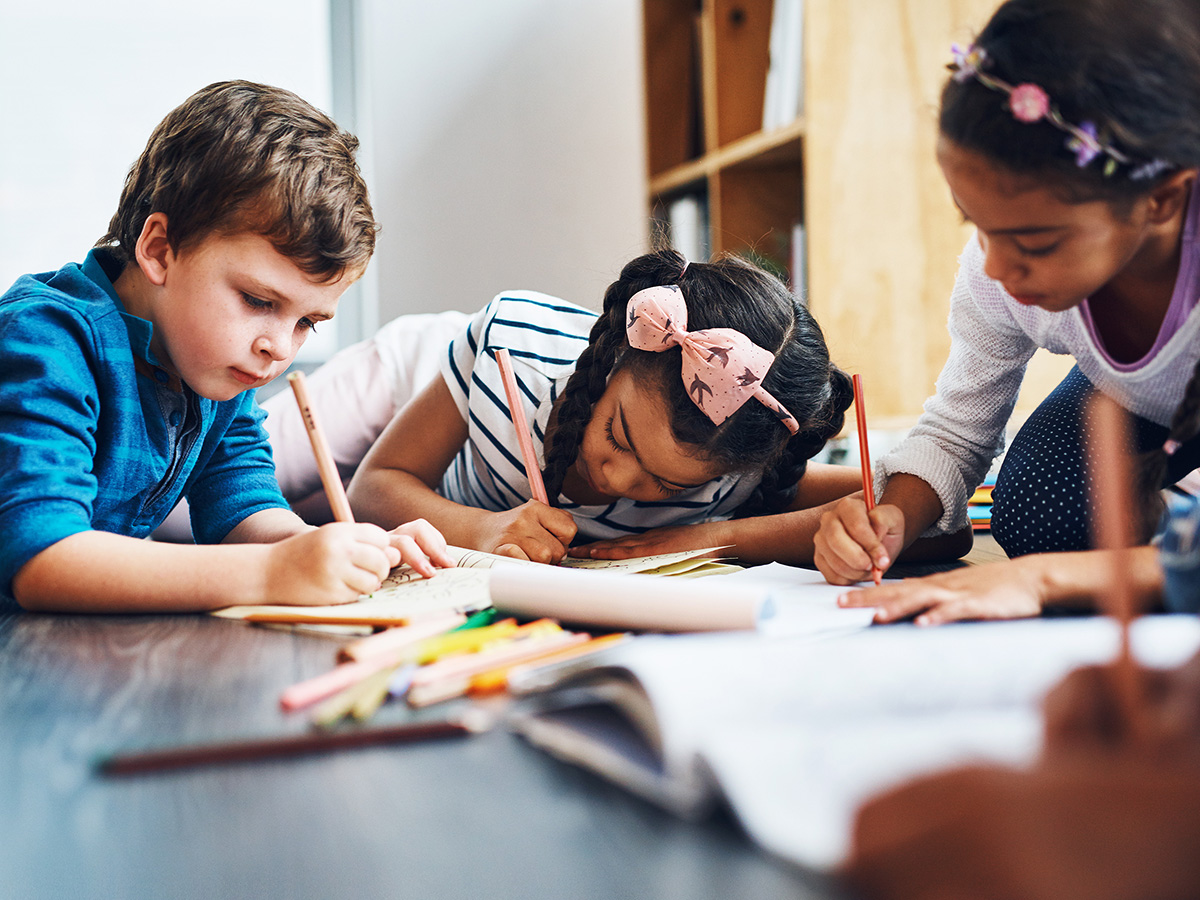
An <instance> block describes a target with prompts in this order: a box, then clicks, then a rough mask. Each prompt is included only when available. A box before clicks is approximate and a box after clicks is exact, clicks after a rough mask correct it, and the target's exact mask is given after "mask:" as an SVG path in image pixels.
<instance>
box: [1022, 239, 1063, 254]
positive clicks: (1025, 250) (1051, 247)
mask: <svg viewBox="0 0 1200 900" xmlns="http://www.w3.org/2000/svg"><path fill="white" fill-rule="evenodd" d="M1058 245H1059V242H1058V241H1055V242H1054V243H1053V244H1047V245H1046V246H1045V247H1026V246H1024V245H1022V244H1020V243H1019V242H1016V241H1014V242H1013V246H1015V247H1016V248H1017V251H1018V252H1019V253H1021V254H1022V255H1024V256H1049V255H1050V254H1051V253H1053V252H1054V251H1055V250H1057V249H1058Z"/></svg>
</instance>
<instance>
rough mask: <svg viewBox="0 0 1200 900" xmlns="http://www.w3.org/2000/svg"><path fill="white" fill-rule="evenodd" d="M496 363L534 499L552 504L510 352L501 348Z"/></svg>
mask: <svg viewBox="0 0 1200 900" xmlns="http://www.w3.org/2000/svg"><path fill="white" fill-rule="evenodd" d="M496 362H497V364H498V365H499V366H500V377H501V378H502V379H503V381H504V393H505V394H506V395H507V396H508V411H509V413H510V414H511V415H512V422H513V426H514V427H515V428H516V429H517V442H518V443H519V444H520V445H521V459H522V460H523V461H524V462H525V475H526V477H527V478H528V479H529V490H530V491H532V492H533V499H534V500H537V501H538V502H539V503H545V504H546V505H547V506H549V504H550V500H549V498H548V497H547V496H546V485H545V484H544V483H543V481H542V470H541V468H540V467H539V466H538V461H537V454H536V453H535V452H534V450H533V433H532V432H531V431H530V430H529V424H528V423H527V422H526V421H525V408H524V407H523V406H522V405H521V396H520V394H519V393H518V391H517V377H516V375H514V374H513V368H512V359H511V358H510V357H509V355H508V350H507V349H505V348H501V349H499V350H497V351H496Z"/></svg>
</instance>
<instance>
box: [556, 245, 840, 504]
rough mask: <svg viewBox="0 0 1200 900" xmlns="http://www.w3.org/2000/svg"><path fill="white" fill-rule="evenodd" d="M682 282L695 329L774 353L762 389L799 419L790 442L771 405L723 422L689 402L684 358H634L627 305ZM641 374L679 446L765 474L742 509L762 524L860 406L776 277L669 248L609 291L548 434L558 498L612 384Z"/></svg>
mask: <svg viewBox="0 0 1200 900" xmlns="http://www.w3.org/2000/svg"><path fill="white" fill-rule="evenodd" d="M671 284H677V285H679V287H680V290H681V293H682V294H683V297H684V301H685V302H686V303H687V308H688V328H689V329H690V330H694V331H699V330H702V329H705V328H735V329H737V330H738V331H740V332H741V333H742V334H744V335H746V336H747V337H748V338H750V340H752V341H753V342H754V343H756V344H758V345H759V346H760V347H764V348H766V349H768V350H770V351H772V352H773V353H774V354H775V362H774V364H773V365H772V366H771V368H770V371H768V372H767V375H766V376H765V377H764V378H763V382H762V385H763V387H764V388H765V389H766V390H767V391H769V392H770V393H771V394H772V395H773V396H774V397H775V398H776V399H777V400H779V402H780V403H782V404H783V405H784V406H785V407H786V408H787V409H788V410H789V411H790V412H791V413H792V415H793V416H795V417H796V421H797V422H799V423H800V430H799V432H798V433H797V434H795V435H791V434H790V433H789V432H788V430H787V428H785V427H784V425H783V424H782V423H781V422H780V421H779V419H778V417H777V416H776V415H775V414H774V413H773V412H772V411H771V410H769V409H768V408H767V407H765V406H763V404H761V403H758V402H755V401H750V402H747V403H746V404H744V405H743V406H742V407H741V409H739V410H738V411H737V412H736V413H734V414H733V415H731V416H730V417H729V418H728V419H726V420H725V421H724V422H723V423H722V424H720V425H714V424H713V422H712V421H711V420H710V419H709V418H708V417H707V416H706V415H705V414H704V413H703V412H702V411H701V410H700V409H699V408H698V407H697V406H696V404H695V403H694V402H693V401H692V399H691V398H690V397H689V396H688V393H687V390H686V388H685V386H684V383H683V379H682V377H681V375H680V373H681V366H682V361H681V359H680V354H681V351H680V349H679V348H678V347H673V348H671V349H669V350H666V351H663V352H661V353H650V352H647V351H643V350H635V349H634V348H632V347H630V346H629V343H628V340H627V339H626V336H625V322H626V307H627V305H628V303H629V299H630V298H631V297H632V296H633V295H634V294H636V293H637V292H638V291H640V290H643V289H645V288H649V287H655V286H659V285H671ZM626 369H628V370H630V371H633V372H636V373H637V376H638V378H639V380H640V381H641V383H642V384H645V385H647V386H649V387H650V388H652V389H658V391H659V392H660V394H661V396H662V397H663V400H664V405H665V406H666V409H667V413H668V417H669V420H670V424H671V433H672V435H673V437H674V438H675V440H676V441H677V442H679V443H682V444H687V445H690V446H691V447H693V448H694V451H693V453H694V455H695V456H697V457H699V458H704V459H707V460H711V461H713V462H715V463H716V464H717V465H719V466H720V467H721V468H723V469H724V470H725V471H729V472H735V471H740V472H761V473H762V480H761V482H760V484H759V485H758V487H757V488H756V489H755V491H754V492H753V494H752V495H751V496H750V497H749V498H748V499H747V500H746V502H745V503H744V504H743V505H742V506H741V507H740V508H739V509H738V511H737V515H739V516H751V515H763V514H769V513H775V512H782V511H783V510H785V509H786V508H787V506H788V504H790V503H791V501H792V499H793V498H794V497H795V494H796V484H797V482H798V481H799V480H800V478H801V476H803V474H804V470H805V467H806V465H807V463H808V460H809V459H811V458H812V457H813V456H814V455H815V454H816V453H817V452H818V451H820V449H821V448H822V447H823V446H825V443H826V442H827V441H828V440H829V439H830V438H831V437H833V436H834V435H836V434H837V433H838V432H839V431H841V429H842V423H843V420H844V416H845V411H846V409H847V408H848V407H849V405H850V402H851V400H852V399H853V390H852V388H851V383H850V378H849V376H848V375H846V373H844V372H842V371H841V370H840V369H839V368H837V367H836V366H835V365H833V363H831V362H830V359H829V350H828V348H827V347H826V346H825V336H824V334H823V333H822V332H821V328H820V326H819V325H817V322H816V320H815V319H813V317H812V315H811V313H809V311H808V309H807V308H806V307H805V306H804V304H802V303H801V302H800V301H799V299H798V298H797V297H796V296H795V295H794V294H792V293H791V291H789V290H788V289H787V287H786V286H785V285H784V284H783V283H782V282H780V281H779V280H778V279H777V278H775V277H774V276H772V275H769V274H767V273H766V272H764V271H763V270H762V269H759V268H758V267H756V266H754V265H751V264H750V263H748V262H746V261H745V260H742V259H740V258H738V257H736V256H732V255H726V256H722V257H720V258H718V259H716V260H714V261H712V262H709V263H691V264H690V265H689V264H687V262H686V260H685V259H684V258H683V256H681V255H680V254H679V253H677V252H676V251H674V250H670V249H663V250H658V251H656V252H653V253H648V254H646V255H644V256H639V257H638V258H637V259H635V260H633V261H632V262H630V263H629V264H628V265H626V266H625V268H624V269H622V270H621V275H620V277H619V278H618V279H617V280H616V281H615V282H613V283H612V284H611V285H609V287H608V290H606V291H605V293H604V307H603V310H602V312H601V313H600V317H599V318H598V319H597V320H596V324H595V325H594V326H593V327H592V331H591V334H590V335H589V340H588V346H587V348H586V349H585V350H584V351H583V353H581V354H580V356H579V360H578V362H577V364H576V366H575V371H574V373H573V374H572V375H571V377H570V379H569V380H568V381H567V384H566V387H565V388H564V389H563V393H562V396H561V397H560V398H559V400H558V401H557V408H556V410H555V412H554V414H553V415H552V418H551V426H550V429H549V430H548V432H547V435H546V467H545V470H544V471H543V473H542V476H543V479H544V481H545V483H546V493H547V494H548V495H549V496H550V497H551V498H556V497H558V495H559V492H560V491H561V489H562V484H563V480H564V479H565V478H566V476H567V472H568V470H569V469H570V468H571V466H572V465H573V464H574V462H575V459H576V457H577V456H578V455H579V448H580V445H581V444H582V442H583V435H584V431H585V430H586V429H587V426H588V423H589V422H590V421H591V418H592V410H593V409H594V407H595V405H596V403H597V402H598V401H599V400H600V397H601V396H602V395H603V393H604V390H605V388H606V386H607V385H608V380H609V378H610V377H611V376H612V375H613V374H614V373H616V372H618V371H623V370H626Z"/></svg>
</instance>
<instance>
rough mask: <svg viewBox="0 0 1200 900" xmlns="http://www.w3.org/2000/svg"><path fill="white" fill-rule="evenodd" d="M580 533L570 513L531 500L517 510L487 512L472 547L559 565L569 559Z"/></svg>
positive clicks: (516, 557)
mask: <svg viewBox="0 0 1200 900" xmlns="http://www.w3.org/2000/svg"><path fill="white" fill-rule="evenodd" d="M576 530H577V528H576V525H575V520H574V519H572V518H571V514H570V513H568V512H566V511H565V510H561V509H557V508H556V507H553V506H547V505H546V504H545V503H539V502H538V501H537V500H529V501H527V502H525V503H522V504H521V505H520V506H518V507H517V508H516V509H509V510H506V511H504V512H490V513H485V514H484V515H483V516H482V517H481V518H480V519H479V524H478V526H477V528H476V530H475V535H474V538H473V541H472V546H473V547H475V548H476V549H478V550H484V551H486V552H488V553H496V554H499V555H500V556H511V557H514V558H515V559H527V560H529V561H531V562H540V563H556V562H558V561H559V560H560V559H562V558H563V557H564V556H566V553H567V547H568V546H570V543H571V540H572V539H573V538H574V537H575V532H576Z"/></svg>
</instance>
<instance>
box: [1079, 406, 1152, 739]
mask: <svg viewBox="0 0 1200 900" xmlns="http://www.w3.org/2000/svg"><path fill="white" fill-rule="evenodd" d="M1087 424H1088V432H1089V440H1088V447H1089V453H1088V459H1087V466H1088V478H1089V481H1090V482H1091V491H1092V499H1093V503H1092V515H1093V517H1094V521H1093V532H1094V534H1093V538H1094V541H1095V544H1096V546H1097V547H1098V548H1100V549H1103V550H1107V551H1108V552H1109V556H1110V557H1111V571H1110V573H1109V579H1108V585H1109V587H1108V590H1107V591H1106V592H1105V596H1104V597H1102V598H1100V599H1101V601H1102V605H1103V606H1104V607H1107V609H1106V610H1105V611H1106V612H1107V613H1108V614H1109V615H1111V616H1112V617H1113V618H1115V619H1116V620H1117V622H1119V623H1120V626H1121V637H1120V646H1119V648H1118V650H1117V658H1116V660H1115V663H1114V668H1115V670H1116V672H1117V678H1118V682H1117V692H1118V698H1117V700H1118V703H1119V704H1120V707H1121V712H1122V714H1123V716H1124V720H1125V723H1126V725H1127V726H1128V727H1129V730H1130V734H1131V736H1132V737H1133V738H1134V740H1137V739H1138V736H1139V735H1140V734H1141V731H1142V728H1141V699H1142V696H1143V690H1142V684H1141V676H1140V674H1139V673H1138V669H1137V665H1136V663H1135V662H1134V659H1133V651H1132V648H1131V646H1130V641H1129V626H1130V623H1131V622H1132V621H1133V619H1134V617H1135V616H1136V615H1137V608H1136V606H1137V600H1136V595H1135V590H1134V586H1133V583H1132V581H1131V580H1130V577H1129V567H1128V566H1127V565H1125V564H1124V563H1123V560H1122V558H1121V557H1122V556H1123V553H1122V551H1125V550H1128V549H1129V548H1130V547H1132V546H1133V544H1134V534H1133V518H1134V498H1133V492H1132V489H1131V485H1132V484H1133V464H1132V460H1131V459H1130V447H1131V446H1132V445H1131V443H1130V437H1129V416H1128V414H1127V413H1126V412H1125V411H1124V410H1123V409H1121V408H1120V407H1119V406H1118V405H1117V404H1116V403H1115V402H1114V401H1113V400H1112V399H1110V398H1109V397H1107V396H1105V395H1104V394H1101V393H1099V392H1097V393H1096V395H1095V396H1094V397H1093V398H1092V399H1091V400H1090V401H1089V402H1088V405H1087Z"/></svg>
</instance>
